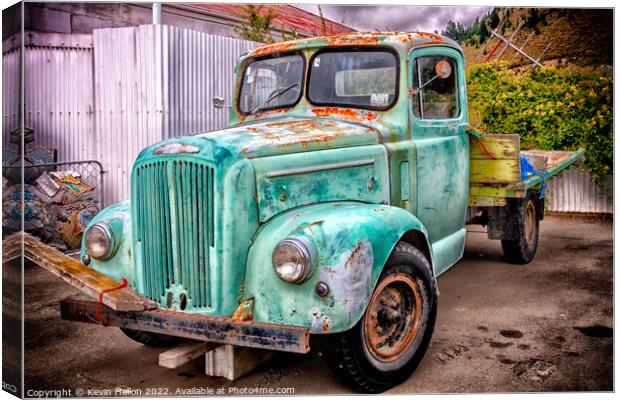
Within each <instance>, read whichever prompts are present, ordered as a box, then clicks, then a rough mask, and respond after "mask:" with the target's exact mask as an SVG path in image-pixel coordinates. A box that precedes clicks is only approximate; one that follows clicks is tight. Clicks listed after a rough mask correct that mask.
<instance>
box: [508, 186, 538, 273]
mask: <svg viewBox="0 0 620 400" xmlns="http://www.w3.org/2000/svg"><path fill="white" fill-rule="evenodd" d="M537 200H538V199H537V196H536V193H534V192H529V193H528V194H527V196H526V198H525V199H524V200H523V201H522V202H521V204H519V206H518V207H517V216H516V218H517V224H516V226H517V229H518V238H517V239H514V240H502V249H503V250H504V255H505V256H506V258H507V259H508V261H510V262H512V263H515V264H527V263H529V262H530V261H532V259H534V255H536V249H537V248H538V232H539V220H538V214H539V212H538V201H537Z"/></svg>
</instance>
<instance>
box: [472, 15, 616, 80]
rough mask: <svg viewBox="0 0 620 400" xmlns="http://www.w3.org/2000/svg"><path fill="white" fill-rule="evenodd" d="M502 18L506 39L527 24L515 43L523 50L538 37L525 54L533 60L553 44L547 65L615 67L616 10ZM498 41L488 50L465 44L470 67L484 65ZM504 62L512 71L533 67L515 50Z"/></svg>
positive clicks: (505, 55)
mask: <svg viewBox="0 0 620 400" xmlns="http://www.w3.org/2000/svg"><path fill="white" fill-rule="evenodd" d="M500 17H504V22H503V23H502V25H501V26H500V28H499V33H502V31H503V35H504V36H505V37H510V35H511V34H512V32H513V31H514V30H515V29H516V27H517V26H518V25H519V23H520V22H521V21H523V22H524V26H523V27H522V28H521V30H520V31H519V32H518V34H517V35H516V37H515V40H514V42H515V44H516V45H517V46H519V47H520V46H521V45H522V44H523V43H524V42H525V41H526V39H527V38H528V37H529V36H530V34H531V33H534V34H533V35H532V37H531V38H530V40H529V41H528V42H527V44H526V45H525V47H524V51H525V52H526V53H528V54H529V55H530V56H532V57H533V58H538V57H539V55H540V54H541V53H542V52H543V51H544V50H545V48H546V47H547V45H549V44H551V45H550V46H549V48H548V49H547V51H546V52H545V53H544V56H543V58H542V60H543V63H544V64H545V65H554V66H558V67H563V66H568V65H571V66H577V67H586V68H588V69H590V68H598V67H600V66H612V65H613V10H605V9H560V8H558V9H549V8H539V9H528V8H503V9H501V10H500ZM498 40H499V39H497V38H491V39H489V40H488V41H487V42H486V46H485V44H484V43H483V44H481V45H467V44H465V43H462V46H463V50H464V52H465V55H466V59H467V62H468V64H469V65H472V64H477V63H481V62H482V61H483V59H484V58H485V57H486V54H487V53H488V52H490V51H491V50H492V49H493V48H494V47H495V45H496V44H497V42H498ZM502 47H503V45H500V46H499V48H498V49H497V50H496V52H495V53H494V55H493V57H492V58H491V60H495V61H497V55H498V54H499V53H500V50H501V49H502ZM515 55H516V56H515ZM500 61H501V62H504V63H506V64H509V65H510V67H517V66H520V65H529V64H530V61H529V60H527V59H526V58H525V57H523V56H521V55H518V54H517V53H516V51H515V50H513V49H511V48H508V49H507V50H506V51H505V52H504V53H503V55H502V57H501V59H500Z"/></svg>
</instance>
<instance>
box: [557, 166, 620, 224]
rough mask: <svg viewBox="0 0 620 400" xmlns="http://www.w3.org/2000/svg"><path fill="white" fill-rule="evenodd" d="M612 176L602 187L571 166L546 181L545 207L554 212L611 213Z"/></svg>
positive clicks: (612, 209) (612, 210)
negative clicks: (559, 174)
mask: <svg viewBox="0 0 620 400" xmlns="http://www.w3.org/2000/svg"><path fill="white" fill-rule="evenodd" d="M613 182H614V180H613V176H610V177H609V178H608V179H607V183H606V185H605V187H604V188H601V187H599V186H597V185H596V184H595V183H594V182H592V178H591V177H590V176H589V175H588V174H586V173H584V172H582V171H580V170H579V169H577V168H575V167H573V168H571V169H569V170H568V171H566V172H565V173H564V174H562V175H561V176H559V177H555V178H553V179H551V181H549V183H548V187H547V191H546V196H547V204H546V208H547V210H549V211H554V212H571V213H596V214H612V213H613V212H614V205H613Z"/></svg>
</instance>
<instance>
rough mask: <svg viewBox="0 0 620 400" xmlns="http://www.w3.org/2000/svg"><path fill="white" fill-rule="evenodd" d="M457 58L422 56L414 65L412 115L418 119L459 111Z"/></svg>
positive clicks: (434, 117)
mask: <svg viewBox="0 0 620 400" xmlns="http://www.w3.org/2000/svg"><path fill="white" fill-rule="evenodd" d="M456 71H457V68H456V61H455V60H454V59H453V58H450V57H445V56H425V57H418V58H416V59H415V62H414V65H413V115H415V116H416V117H418V118H421V119H450V118H456V117H458V115H459V111H460V110H459V101H458V83H457V82H458V81H457V79H456Z"/></svg>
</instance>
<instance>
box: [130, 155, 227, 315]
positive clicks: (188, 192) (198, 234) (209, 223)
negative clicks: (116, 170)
mask: <svg viewBox="0 0 620 400" xmlns="http://www.w3.org/2000/svg"><path fill="white" fill-rule="evenodd" d="M213 176H214V170H213V168H212V167H210V166H207V165H203V164H200V163H194V162H187V161H177V160H168V161H157V162H151V163H147V164H144V165H141V166H139V167H137V170H136V174H135V177H134V179H135V182H134V186H135V187H134V192H133V193H134V201H133V205H132V206H133V207H135V218H136V224H135V228H136V238H137V241H138V242H139V247H138V249H139V251H140V252H141V254H140V256H141V259H142V263H141V265H139V266H137V267H138V268H141V269H142V274H141V275H142V277H143V289H144V291H145V293H144V294H145V295H146V296H147V297H149V298H151V299H152V300H155V301H158V302H160V303H162V305H164V306H166V301H165V299H166V296H167V294H166V292H168V290H169V289H171V287H173V286H176V289H175V290H174V293H175V296H176V295H178V294H179V293H186V296H187V297H188V300H189V301H190V302H191V306H192V308H205V307H211V306H212V299H211V287H210V281H211V280H210V276H209V274H210V270H211V267H212V266H211V260H210V258H209V249H210V247H212V246H213V244H214V238H213V227H214V209H215V208H214V205H213V201H214V197H213V193H214V188H213V185H214V180H213ZM173 224H174V225H175V226H174V229H175V230H174V232H173V227H172V225H173ZM179 286H180V287H179ZM174 300H175V301H177V302H178V301H179V300H180V299H179V298H178V297H175V298H174Z"/></svg>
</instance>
